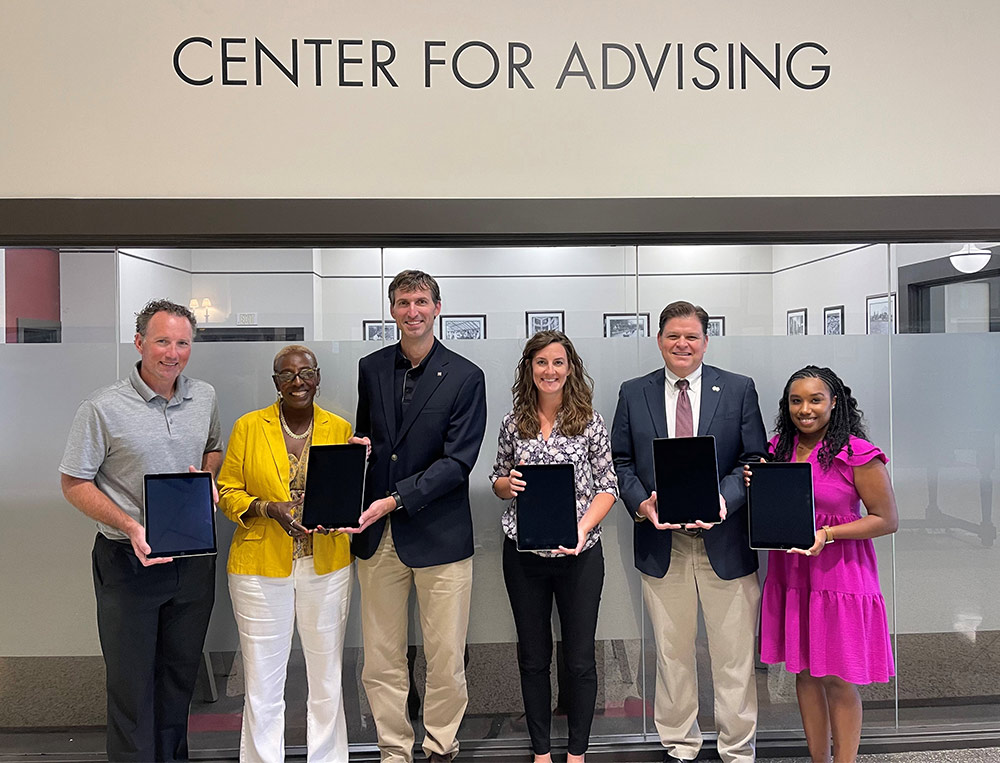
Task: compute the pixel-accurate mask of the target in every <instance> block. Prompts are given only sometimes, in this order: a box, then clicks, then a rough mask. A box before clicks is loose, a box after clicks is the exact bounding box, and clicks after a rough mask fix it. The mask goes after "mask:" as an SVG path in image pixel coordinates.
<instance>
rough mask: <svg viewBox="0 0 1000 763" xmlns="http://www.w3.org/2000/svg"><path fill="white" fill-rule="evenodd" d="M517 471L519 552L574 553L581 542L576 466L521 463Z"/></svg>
mask: <svg viewBox="0 0 1000 763" xmlns="http://www.w3.org/2000/svg"><path fill="white" fill-rule="evenodd" d="M517 471H518V472H519V474H520V477H521V478H523V480H522V479H520V478H517V479H518V481H519V482H521V489H520V490H515V491H514V492H516V493H517V515H516V522H517V550H518V551H560V552H561V553H564V554H565V553H570V552H572V551H573V550H574V549H575V548H576V547H577V546H578V545H579V540H580V539H579V531H578V528H577V521H576V482H575V476H574V470H573V464H522V465H519V466H518V469H517ZM511 474H513V471H512V472H511ZM511 489H512V490H514V486H513V480H512V485H511Z"/></svg>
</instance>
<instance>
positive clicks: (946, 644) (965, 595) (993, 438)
mask: <svg viewBox="0 0 1000 763" xmlns="http://www.w3.org/2000/svg"><path fill="white" fill-rule="evenodd" d="M892 364H893V389H892V400H893V412H894V418H893V429H894V443H895V447H894V449H893V451H894V454H895V468H894V471H893V475H894V480H895V486H896V496H897V499H898V500H899V509H900V519H901V528H900V531H899V533H898V535H897V539H896V564H897V575H898V593H897V608H896V617H897V624H898V630H899V634H900V636H899V639H900V641H899V663H900V680H899V692H900V699H901V700H905V701H906V702H905V704H903V706H902V707H901V709H900V719H901V721H902V722H903V723H904V724H921V723H927V722H928V717H927V709H926V707H924V706H925V705H929V704H933V703H940V707H939V708H938V709H937V711H936V713H935V715H934V718H935V720H937V721H942V722H954V723H958V722H965V721H972V720H977V721H991V722H996V721H998V720H1000V706H998V705H997V704H996V703H995V701H991V702H990V703H988V704H981V703H978V702H977V703H976V706H975V707H974V708H971V709H970V708H968V707H962V706H961V705H962V699H961V698H963V697H995V696H996V695H997V694H1000V670H998V661H997V656H996V651H995V650H996V644H997V643H998V642H997V635H998V632H1000V606H998V604H997V596H996V592H997V590H998V588H1000V557H998V554H1000V550H998V547H997V545H996V542H995V538H996V522H997V519H996V512H997V496H998V495H1000V491H998V490H997V480H998V479H1000V468H998V466H1000V464H998V454H1000V398H998V396H997V395H996V393H995V390H994V387H995V381H996V379H997V376H998V374H1000V336H998V335H997V334H995V333H985V334H958V335H949V334H927V335H903V336H899V337H896V338H894V341H893V347H892Z"/></svg>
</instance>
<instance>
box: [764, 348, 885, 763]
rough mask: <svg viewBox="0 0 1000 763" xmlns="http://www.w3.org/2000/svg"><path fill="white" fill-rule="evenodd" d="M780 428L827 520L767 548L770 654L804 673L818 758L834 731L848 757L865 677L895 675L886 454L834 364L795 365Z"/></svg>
mask: <svg viewBox="0 0 1000 763" xmlns="http://www.w3.org/2000/svg"><path fill="white" fill-rule="evenodd" d="M776 430H777V433H776V435H775V437H774V438H773V439H772V440H771V444H770V445H771V453H772V458H773V460H775V461H798V462H803V461H808V462H809V463H811V464H812V467H813V469H812V475H813V491H814V496H815V506H816V526H817V527H818V528H819V529H818V530H816V542H815V543H813V545H812V547H811V548H808V549H792V550H791V551H771V552H770V556H769V559H768V568H767V578H766V580H765V581H764V591H763V595H762V599H761V659H762V660H763V661H764V662H767V663H781V662H783V663H785V668H786V669H787V670H788V671H789V672H791V673H795V674H796V676H795V689H796V694H797V696H798V702H799V712H800V713H801V714H802V726H803V729H804V730H805V734H806V743H807V744H808V746H809V754H810V756H811V757H812V760H813V761H817V763H819V762H822V763H827V761H829V760H830V741H831V737H832V740H833V760H834V761H835V763H842V762H843V763H847V762H849V761H854V760H855V759H856V757H857V754H858V745H859V743H860V741H861V696H860V694H859V693H858V685H859V684H869V683H873V682H875V681H878V682H882V683H884V682H886V681H888V680H889V679H890V677H891V676H893V675H894V674H895V668H894V665H893V659H892V647H891V644H890V641H889V627H888V623H887V620H886V610H885V599H884V598H883V597H882V591H881V589H880V587H879V581H878V562H877V560H876V558H875V547H874V544H873V543H872V540H871V539H872V538H877V537H879V536H880V535H887V534H889V533H892V532H895V531H896V526H897V525H898V517H897V514H896V499H895V497H894V496H893V492H892V484H891V483H890V481H889V474H888V472H887V471H886V468H885V464H886V462H887V461H888V459H887V458H886V457H885V454H883V453H882V451H881V450H879V449H878V448H877V447H875V446H874V445H872V444H871V443H870V442H868V440H867V432H866V431H865V427H864V424H863V423H862V415H861V410H860V409H859V408H858V403H857V401H856V400H855V399H854V397H853V396H852V395H851V390H850V388H849V387H847V386H846V385H845V384H844V383H843V382H842V381H841V380H840V378H839V377H838V376H837V375H836V374H835V373H834V372H833V371H831V370H830V369H829V368H818V367H816V366H806V367H805V368H803V369H802V370H801V371H796V372H795V373H794V374H792V377H791V378H790V379H789V380H788V383H787V384H786V385H785V390H784V393H783V394H782V397H781V401H780V402H779V403H778V417H777V420H776ZM746 474H747V479H748V484H749V478H750V475H751V472H750V470H749V469H747V470H746ZM862 503H863V504H864V506H865V510H866V514H865V516H862V514H861V510H860V507H861V504H862Z"/></svg>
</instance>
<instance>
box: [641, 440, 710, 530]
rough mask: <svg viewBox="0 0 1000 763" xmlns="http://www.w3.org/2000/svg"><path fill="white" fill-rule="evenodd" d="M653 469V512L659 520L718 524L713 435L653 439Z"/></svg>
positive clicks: (677, 523)
mask: <svg viewBox="0 0 1000 763" xmlns="http://www.w3.org/2000/svg"><path fill="white" fill-rule="evenodd" d="M653 471H654V476H655V477H656V511H657V514H658V515H659V518H660V521H661V522H666V523H669V524H675V525H685V524H689V523H691V522H695V521H697V520H701V521H702V522H706V523H709V524H718V523H719V521H720V520H719V469H718V466H717V463H716V458H715V438H714V437H712V436H707V437H670V438H667V437H661V438H657V439H655V440H653Z"/></svg>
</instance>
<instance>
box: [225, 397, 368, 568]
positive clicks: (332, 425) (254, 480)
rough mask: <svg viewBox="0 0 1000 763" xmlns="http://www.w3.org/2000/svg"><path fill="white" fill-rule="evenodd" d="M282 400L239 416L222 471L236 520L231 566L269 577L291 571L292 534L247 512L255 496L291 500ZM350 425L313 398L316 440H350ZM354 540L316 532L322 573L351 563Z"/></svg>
mask: <svg viewBox="0 0 1000 763" xmlns="http://www.w3.org/2000/svg"><path fill="white" fill-rule="evenodd" d="M278 405H279V404H278V403H275V404H274V405H272V406H270V407H268V408H262V409H261V410H259V411H251V412H250V413H247V414H244V415H243V416H241V417H240V418H239V419H237V421H236V424H234V425H233V433H232V435H231V436H230V438H229V448H228V450H227V451H226V460H225V461H224V462H223V464H222V471H220V472H219V507H220V508H221V509H222V511H223V513H224V514H225V515H226V516H227V517H229V518H230V519H231V520H233V521H234V522H235V523H236V524H237V528H236V534H235V535H233V543H232V545H231V546H230V548H229V565H228V567H227V569H228V570H229V572H231V573H234V574H236V575H263V576H264V577H269V578H281V577H288V576H289V575H291V574H292V538H291V536H289V535H288V534H287V533H286V532H285V531H284V530H282V529H281V525H279V524H278V523H277V522H275V521H274V520H273V519H270V518H267V517H244V516H243V513H244V512H245V511H246V510H247V508H248V507H249V506H250V503H251V501H253V499H254V498H261V499H263V500H265V501H290V500H292V496H291V493H290V492H289V490H288V472H289V469H288V451H287V450H286V449H285V440H284V437H283V436H282V433H281V421H280V419H279V418H278ZM350 436H351V425H350V424H348V423H347V422H346V421H345V420H344V419H342V418H340V416H337V415H335V414H333V413H330V412H329V411H324V410H323V409H322V408H320V407H319V406H318V405H315V404H313V434H312V441H313V444H314V445H336V444H339V443H345V442H347V438H348V437H350ZM350 563H351V545H350V541H349V540H348V539H347V536H345V535H332V534H331V535H321V534H320V533H316V534H315V535H313V564H314V566H315V569H316V573H317V574H318V575H325V574H326V573H328V572H333V571H334V570H339V569H341V568H343V567H347V566H348V565H349V564H350Z"/></svg>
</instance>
